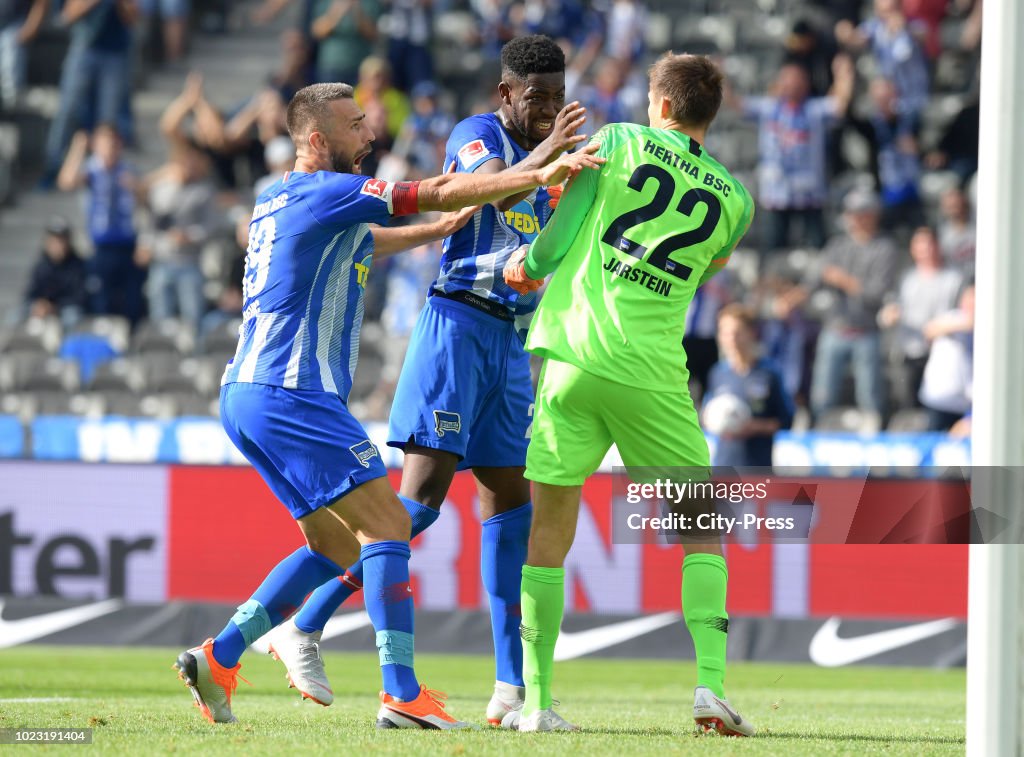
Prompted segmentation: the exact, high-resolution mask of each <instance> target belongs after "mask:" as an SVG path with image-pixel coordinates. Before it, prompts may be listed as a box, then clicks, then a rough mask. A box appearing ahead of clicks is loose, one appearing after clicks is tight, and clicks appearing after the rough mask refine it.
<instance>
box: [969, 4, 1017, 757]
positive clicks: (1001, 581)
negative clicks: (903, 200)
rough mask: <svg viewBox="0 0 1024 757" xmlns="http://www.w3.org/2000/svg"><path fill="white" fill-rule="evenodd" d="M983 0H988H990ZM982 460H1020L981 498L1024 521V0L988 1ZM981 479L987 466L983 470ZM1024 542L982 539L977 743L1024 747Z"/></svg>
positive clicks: (981, 190)
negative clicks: (1023, 469) (1023, 483)
mask: <svg viewBox="0 0 1024 757" xmlns="http://www.w3.org/2000/svg"><path fill="white" fill-rule="evenodd" d="M978 1H979V2H980V0H978ZM984 2H985V5H984V11H983V22H982V29H983V31H982V40H983V42H982V52H981V71H982V74H981V145H980V155H979V168H978V201H977V228H978V239H977V250H978V254H977V276H976V283H977V308H976V316H975V329H974V334H975V337H974V420H973V435H972V443H973V463H974V465H975V466H976V467H977V466H1001V467H1006V468H1010V467H1017V468H1018V470H1017V471H1016V475H1010V476H1007V477H1000V476H994V477H992V478H991V486H988V485H986V486H985V487H984V488H985V489H986V490H987V491H986V493H985V500H986V501H984V502H981V501H978V502H976V504H978V505H981V506H984V507H985V508H986V509H990V510H993V511H995V512H997V513H1000V514H1003V515H1004V516H1008V517H1009V518H1010V520H1011V521H1013V522H1015V523H1017V524H1018V530H1017V535H1016V536H1015V537H1014V541H1019V539H1020V531H1019V524H1020V522H1021V515H1020V511H1021V510H1022V509H1024V491H1021V490H1020V488H1019V487H1016V486H1013V485H1012V482H1014V481H1017V482H1019V481H1020V480H1021V478H1020V470H1019V468H1020V467H1021V466H1024V2H1021V0H984ZM975 480H977V477H975ZM1022 555H1024V547H1022V546H1020V544H1019V543H1018V544H1004V545H972V546H971V547H970V579H969V590H968V596H969V599H968V621H967V754H968V755H972V757H973V756H974V755H977V756H978V757H982V756H984V757H1011V756H1012V755H1024V693H1022V688H1024V578H1022V573H1024V557H1022Z"/></svg>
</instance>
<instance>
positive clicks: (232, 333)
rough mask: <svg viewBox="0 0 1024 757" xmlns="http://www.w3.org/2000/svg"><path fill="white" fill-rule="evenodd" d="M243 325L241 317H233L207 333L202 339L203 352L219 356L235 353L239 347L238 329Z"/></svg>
mask: <svg viewBox="0 0 1024 757" xmlns="http://www.w3.org/2000/svg"><path fill="white" fill-rule="evenodd" d="M241 326H242V319H241V318H232V319H231V320H230V321H225V322H224V323H222V324H221V325H220V326H217V327H216V328H215V329H213V330H212V331H210V332H209V333H207V334H206V335H205V336H204V337H203V339H202V345H201V348H202V351H203V353H204V354H206V355H218V356H219V355H224V354H228V355H233V354H235V349H236V348H237V347H238V329H239V328H241ZM225 362H226V361H225Z"/></svg>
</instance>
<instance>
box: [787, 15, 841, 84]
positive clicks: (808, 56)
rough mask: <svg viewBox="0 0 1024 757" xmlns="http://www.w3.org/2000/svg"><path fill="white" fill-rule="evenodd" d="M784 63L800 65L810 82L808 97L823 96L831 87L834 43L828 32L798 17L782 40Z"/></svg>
mask: <svg viewBox="0 0 1024 757" xmlns="http://www.w3.org/2000/svg"><path fill="white" fill-rule="evenodd" d="M784 44H785V47H786V54H785V57H784V58H783V65H785V64H787V63H794V64H796V65H798V66H801V67H802V68H803V69H804V70H805V71H806V72H807V77H808V79H809V80H810V83H811V92H810V94H811V96H812V97H822V96H823V95H825V94H826V93H828V91H829V90H830V89H831V88H832V61H833V60H834V59H835V57H836V46H835V42H834V41H833V39H832V35H831V34H823V33H822V32H821V31H820V30H819V29H817V28H815V26H814V25H813V24H811V22H810V21H808V20H806V19H798V20H797V21H796V23H794V24H793V28H792V30H791V31H790V33H789V36H788V37H786V40H785V43H784Z"/></svg>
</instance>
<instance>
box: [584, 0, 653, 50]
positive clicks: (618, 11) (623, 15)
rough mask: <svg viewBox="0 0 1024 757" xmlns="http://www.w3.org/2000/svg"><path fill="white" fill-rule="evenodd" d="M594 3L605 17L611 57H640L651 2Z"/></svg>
mask: <svg viewBox="0 0 1024 757" xmlns="http://www.w3.org/2000/svg"><path fill="white" fill-rule="evenodd" d="M594 7H595V8H596V9H598V10H599V11H600V12H601V14H602V15H603V17H604V20H605V24H604V27H605V29H604V54H605V55H607V56H608V57H609V58H616V59H618V60H624V61H636V60H639V59H640V57H641V56H642V55H643V53H644V49H645V46H646V43H645V41H646V39H647V6H646V5H645V4H644V3H643V2H641V0H610V1H609V0H604V2H595V3H594Z"/></svg>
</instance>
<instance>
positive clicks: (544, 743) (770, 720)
mask: <svg viewBox="0 0 1024 757" xmlns="http://www.w3.org/2000/svg"><path fill="white" fill-rule="evenodd" d="M178 651H180V650H170V649H143V648H127V649H115V648H110V647H97V648H82V647H56V646H42V645H37V646H25V647H19V648H15V649H9V650H4V651H0V728H13V727H44V726H45V727H52V728H56V727H67V728H71V727H84V726H93V728H94V729H95V730H94V737H93V739H94V740H93V745H92V746H90V747H84V748H86V749H89V750H91V752H90V753H98V754H124V755H127V754H131V755H146V756H147V757H148V756H149V755H157V754H172V753H177V754H210V755H220V754H237V755H285V754H332V753H335V754H357V753H358V754H364V755H385V754H394V755H421V754H422V755H517V754H520V753H528V754H531V755H562V754H566V753H570V754H584V755H590V754H594V755H634V754H638V755H639V754H644V755H659V757H663V756H664V755H678V754H707V755H723V754H725V755H746V754H751V755H785V757H795V756H796V755H833V754H843V755H864V754H885V755H917V756H919V755H933V754H963V752H964V729H965V725H964V700H965V693H964V692H965V674H964V671H963V670H952V671H932V670H920V669H900V668H867V667H858V668H843V669H832V670H826V669H821V668H815V667H812V666H810V665H770V664H753V663H746V664H740V663H736V664H733V665H731V667H730V669H729V677H728V680H727V687H728V691H727V693H728V694H729V697H730V699H731V700H732V702H733V703H734V704H735V705H736V706H737V707H738V708H739V710H740V712H741V713H743V715H745V716H746V717H748V718H750V719H751V720H752V721H753V723H754V724H755V725H756V726H757V727H758V731H759V734H758V736H757V737H755V738H753V739H726V738H721V737H718V736H715V735H710V736H698V735H695V733H694V728H693V721H692V719H691V717H690V713H691V707H692V704H693V699H692V685H693V680H694V675H695V673H694V668H693V664H692V662H691V663H679V662H676V661H673V662H670V663H668V662H666V663H661V662H657V661H651V660H644V661H626V660H615V661H609V660H576V661H571V662H564V663H558V664H556V667H555V694H556V696H557V697H558V698H560V699H561V702H562V705H561V708H560V712H562V713H563V715H565V716H566V717H568V718H569V719H570V720H573V721H575V722H577V723H579V724H580V725H581V726H582V727H583V728H584V729H585V730H584V732H581V733H574V734H563V733H554V734H550V733H549V734H518V733H512V732H507V731H497V730H493V729H487V730H480V731H477V732H471V733H467V732H458V733H453V732H448V733H443V732H436V731H430V732H425V731H415V732H413V731H400V732H396V731H377V730H376V729H375V728H374V726H373V723H374V715H375V713H376V699H375V696H376V691H377V689H378V687H379V677H378V670H377V665H376V663H377V660H376V655H374V654H370V653H367V654H337V653H326V654H325V656H324V659H325V661H326V664H327V671H328V673H329V674H330V675H331V680H332V683H333V685H334V689H335V695H336V697H337V698H336V700H335V703H334V705H333V706H331V707H329V708H323V707H320V706H318V705H315V704H312V703H310V702H305V703H300V701H299V697H298V695H297V694H295V693H294V691H291V690H289V689H288V688H287V684H286V683H285V681H284V668H283V667H281V666H280V663H277V662H274V661H273V660H271V659H270V658H269V657H267V656H264V655H257V654H253V653H250V654H248V655H246V656H245V657H244V658H243V660H242V663H243V664H242V674H243V675H245V676H246V678H248V679H249V680H250V681H251V682H252V684H253V685H252V686H251V687H250V686H246V685H245V684H244V683H240V684H239V687H238V692H237V694H236V696H235V700H234V710H235V714H236V715H237V716H238V718H239V720H240V722H239V723H237V724H234V725H227V726H212V725H210V724H208V723H207V722H206V721H205V720H203V719H202V718H201V717H200V715H199V712H198V710H196V709H195V708H194V707H193V706H192V697H191V696H189V693H188V691H187V690H186V689H185V687H184V686H182V684H181V683H180V682H179V681H178V680H177V678H176V677H175V674H174V672H173V671H172V670H171V665H172V663H173V661H174V658H175V656H176V655H177V653H178ZM416 662H417V669H418V671H419V675H420V678H421V680H422V681H424V682H425V683H427V684H429V685H430V686H431V687H433V688H437V689H441V690H444V691H447V692H448V693H449V695H450V698H449V700H448V706H449V709H450V710H451V711H452V712H453V713H454V714H455V715H456V716H458V717H461V718H463V719H466V720H474V721H483V710H484V707H485V705H486V703H487V699H488V697H489V695H490V683H491V682H492V681H493V669H492V667H491V662H490V660H488V659H486V658H483V657H454V656H453V657H448V656H437V655H420V656H418V657H417V660H416ZM48 698H60V701H45V699H48ZM34 700H36V701H34ZM39 700H41V701H39ZM9 749H13V748H12V747H0V752H3V751H4V750H9ZM39 749H40V750H41V751H48V750H49V749H62V750H63V749H66V747H65V746H56V747H49V748H47V747H41V748H39ZM33 753H35V751H33ZM62 753H63V752H62Z"/></svg>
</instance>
